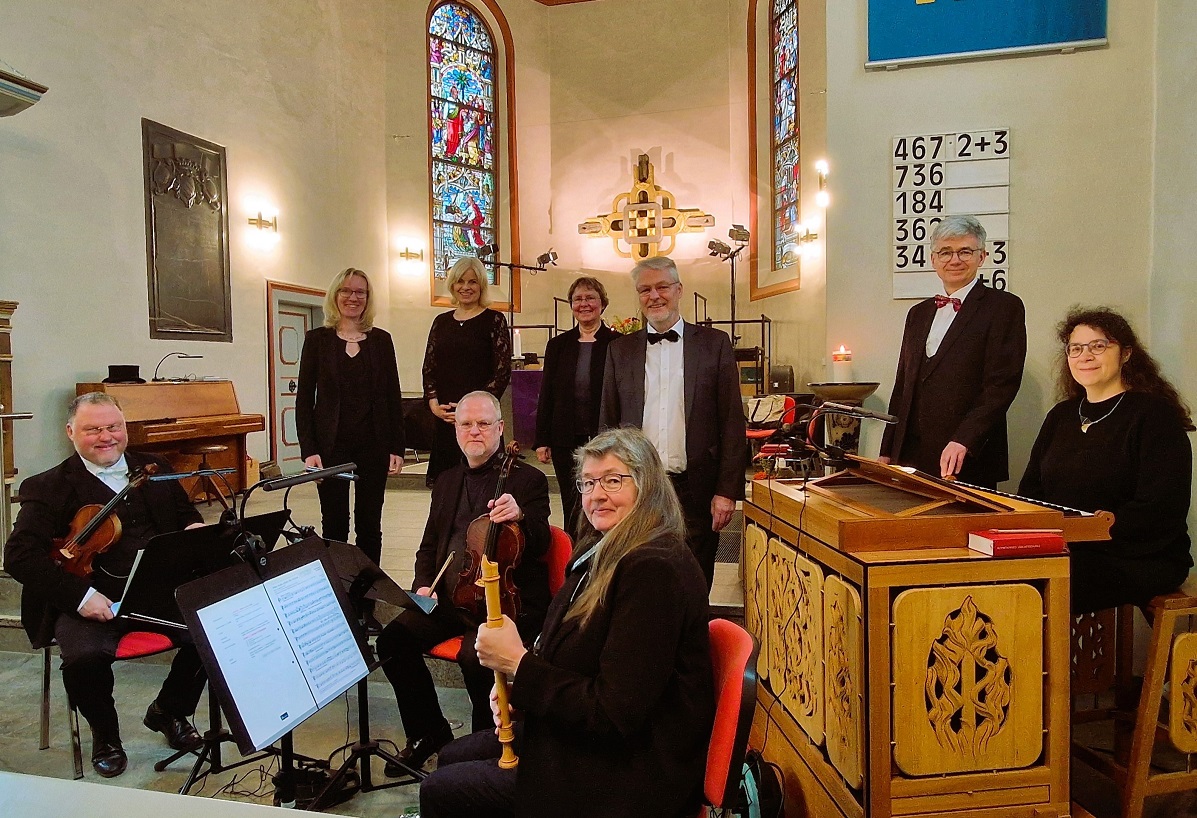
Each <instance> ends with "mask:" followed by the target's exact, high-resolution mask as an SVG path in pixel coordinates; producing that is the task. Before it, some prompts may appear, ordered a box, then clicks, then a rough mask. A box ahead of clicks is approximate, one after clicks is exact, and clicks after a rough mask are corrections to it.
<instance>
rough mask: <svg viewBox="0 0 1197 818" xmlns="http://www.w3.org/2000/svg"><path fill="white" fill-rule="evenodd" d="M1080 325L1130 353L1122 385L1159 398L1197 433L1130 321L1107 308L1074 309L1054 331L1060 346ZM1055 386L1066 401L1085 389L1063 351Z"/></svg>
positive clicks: (1080, 395) (1066, 343) (1065, 343)
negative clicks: (1099, 332) (1103, 335)
mask: <svg viewBox="0 0 1197 818" xmlns="http://www.w3.org/2000/svg"><path fill="white" fill-rule="evenodd" d="M1079 326H1086V327H1092V328H1093V329H1096V330H1101V331H1102V332H1104V333H1105V335H1106V337H1107V338H1109V339H1110V340H1111V341H1115V342H1117V343H1118V346H1119V347H1121V348H1122V349H1123V350H1124V351H1129V352H1130V357H1129V358H1127V359H1126V363H1124V364H1123V365H1122V382H1123V383H1124V384H1126V388H1127V389H1128V390H1130V391H1132V392H1147V393H1149V394H1152V395H1158V396H1159V397H1161V398H1163V399H1164V400H1165V401H1166V402H1167V403H1168V405H1169V406H1171V407H1172V409H1173V411H1175V412H1176V417H1177V419H1178V420H1180V423H1181V426H1183V427H1184V428H1185V431H1189V432H1192V431H1197V426H1194V425H1193V417H1192V412H1191V410H1190V409H1189V405H1188V404H1187V403H1185V401H1184V399H1183V398H1181V396H1180V393H1179V392H1177V391H1176V387H1175V386H1173V385H1172V384H1171V383H1169V381H1168V379H1167V378H1165V377H1164V376H1163V375H1162V374H1160V365H1159V364H1158V363H1157V362H1156V360H1155V358H1152V357H1151V354H1150V353H1148V351H1147V350H1146V349H1145V348H1144V347H1143V344H1142V343H1140V342H1139V337H1138V336H1137V335H1135V331H1134V329H1132V328H1131V325H1130V322H1129V321H1127V320H1126V319H1125V318H1123V317H1122V316H1121V315H1120V314H1119V313H1117V312H1115V311H1114V310H1112V309H1110V308H1109V307H1073V308H1072V309H1071V310H1070V311H1069V313H1068V316H1067V317H1066V318H1065V319H1064V320H1063V321H1061V322H1060V325H1059V327H1057V328H1056V337H1057V338H1059V339H1060V344H1061V345H1062V346H1063V347H1067V346H1068V341H1069V339H1070V338H1071V337H1072V331H1073V330H1074V329H1076V328H1077V327H1079ZM1056 386H1057V390H1058V391H1059V393H1060V395H1061V397H1063V398H1065V399H1068V398H1079V397H1082V396H1083V395H1084V394H1085V390H1084V387H1082V386H1081V385H1080V384H1079V383H1077V382H1076V380H1075V379H1074V378H1073V377H1072V371H1071V370H1070V369H1069V368H1068V354H1067V351H1066V350H1065V349H1061V350H1060V371H1059V373H1058V375H1057V384H1056Z"/></svg>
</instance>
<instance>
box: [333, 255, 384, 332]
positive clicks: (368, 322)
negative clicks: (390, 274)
mask: <svg viewBox="0 0 1197 818" xmlns="http://www.w3.org/2000/svg"><path fill="white" fill-rule="evenodd" d="M351 276H358V277H360V278H361V279H362V280H363V281H365V282H366V308H365V309H364V310H362V320H361V328H362V332H368V331H370V330H372V329H374V285H373V284H371V283H370V276H368V275H366V274H365V273H364V272H363V271H361V270H359V269H357V268H356V267H346V268H345V269H344V270H342V271H341V272H339V273H337V274H336V275H335V276H333V279H332V281H330V282H329V284H328V292H326V293H325V294H324V326H326V327H336V326H337V324H340V323H341V311H340V310H339V309H337V291H338V290H340V289H341V287H342V286H344V284H345V280H346V279H347V278H350V277H351Z"/></svg>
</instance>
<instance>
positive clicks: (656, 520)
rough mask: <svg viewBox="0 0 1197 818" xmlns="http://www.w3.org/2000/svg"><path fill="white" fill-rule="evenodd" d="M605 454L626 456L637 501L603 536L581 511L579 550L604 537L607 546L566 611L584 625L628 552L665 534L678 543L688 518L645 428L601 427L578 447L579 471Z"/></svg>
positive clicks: (576, 463)
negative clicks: (588, 578)
mask: <svg viewBox="0 0 1197 818" xmlns="http://www.w3.org/2000/svg"><path fill="white" fill-rule="evenodd" d="M607 455H612V456H613V457H616V458H618V459H619V460H621V461H623V464H624V466H626V467H627V470H628V473H630V474H631V475H632V482H633V483H635V484H636V491H637V494H636V502H635V503H633V504H632V508H631V509H630V510H629V511H628V515H627V516H626V517H624V518H623V519H622V520H620V521H619V522H618V523H616V524H615V527H614V528H612V529H611V530H610V531H608V532H607V534H606V536H605V537H603V535H601V534H600V533H599V532H598V531H597V530H596V529H595V528H594V526H592V525H591V524H590V521H589V520H588V519H587V518H586V515H585V514H583V515H580V517H579V520H578V526H577V534H578V537H577V539H578V545H577V547H576V548H575V549H574V554H575V556H576V555H578V554H582V553H585V551H586V549H588V548H590V546H592V545H594V543H596V542H597V541H598V540H599V539H600V538H602V539H603V547H602V548H600V549H599V552H598V554H597V555H595V557H594V562H593V563H592V566H591V569H590V582H589V584H587V586H586V588H585V590H583V591H582V593H581V594H579V595H578V599H577V601H576V602H575V604H574V605H572V606H570V609H569V613H568V614H566V616H565V619H566V621H569V620H571V619H578V620H580V624H582V625H585V624H586V623H587V622H588V621H589V620H590V617H591V616H592V615H593V614H594V612H595V610H596V609H597V608H598V607H599V605H601V604H603V602H604V601H605V600H606V598H607V592H608V590H610V588H611V580H612V578H613V577H614V576H615V568H616V566H617V565H619V561H620V560H621V559H623V558H624V556H626V555H627V554H629V553H630V552H632V551H634V550H635V549H637V548H639V547H640V546H642V545H647V544H648V543H651V542H656V541H659V540H662V539H671V540H674V541H675V542H677V543H678V544H684V543H685V541H686V521H685V517H684V516H683V515H682V506H681V504H680V503H679V502H678V499H677V493H676V492H675V491H674V490H673V483H671V482H670V480H669V476H668V475H667V474H666V473H665V466H664V465H663V464H662V463H661V457H660V455H658V454H657V449H656V447H655V446H653V444H652V443H651V442H650V441H649V439H648V438H647V437H645V436H644V432H642V431H640V430H639V429H637V428H636V427H634V426H623V427H621V428H619V429H608V430H606V431H605V432H602V433H600V434H599V435H598V436H596V437H595V438H593V439H592V440H591V441H590V442H589V443H586V444H584V445H582V446H579V447H578V448H577V450H576V451H575V452H574V470H575V474H578V475H580V474H581V472H582V465H583V464H584V463H585V462H586V461H587V460H597V459H599V458H602V457H606V456H607ZM625 490H626V489H625Z"/></svg>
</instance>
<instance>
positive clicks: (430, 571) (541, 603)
mask: <svg viewBox="0 0 1197 818" xmlns="http://www.w3.org/2000/svg"><path fill="white" fill-rule="evenodd" d="M454 422H455V425H456V430H457V445H458V446H459V447H460V448H461V451H462V454H464V455H465V462H464V463H461V464H460V465H457V466H454V467H453V468H451V469H449V470H448V471H445V472H442V473H441V475H440V476H439V477H437V479H436V483H435V484H434V485H433V487H432V507H431V510H430V511H429V514H428V523H427V525H426V526H425V528H424V538H423V539H422V540H421V541H420V546H419V549H418V550H417V551H416V568H415V580H414V581H413V582H412V588H413V589H414V590H415V592H416V593H417V594H422V595H423V596H432V597H435V598H436V599H437V600H438V604H437V607H436V608H435V609H434V610H433V612H432V614H431V615H425V614H424V613H422V612H420V611H413V610H403V611H401V612H400V614H399V616H397V617H396V618H395V619H394V620H393V621H392V622H391V623H390V624H389V625H387V626H386V627H385V628H384V629H383V631H382V633H381V634H380V635H379V637H378V643H377V645H378V658H379V659H380V660H381V661H382V669H383V672H384V673H385V674H386V677H387V680H388V681H390V683H391V686H392V687H394V688H395V699H396V701H397V702H398V704H399V716H400V718H401V719H402V720H403V731H404V734H405V735H406V737H407V746H406V747H404V749H403V750H401V751H400V753H399V757H400V758H401V759H403V761H404V762H405V763H407V764H408V765H410V766H412V767H417V768H418V767H422V766H424V764H425V762H427V761H428V759H429V758H430V757H431V756H432V755H433V754H434V753H436V752H437V751H438V750H440V748H441V747H443V746H444V745H446V744H448V743H449V741H450V740H452V738H453V731H452V729H451V728H450V727H449V722H448V720H446V719H445V716H444V713H443V712H442V711H441V707H440V702H439V701H438V700H437V697H436V688H435V686H434V685H433V682H432V675H431V674H430V673H429V672H428V667H427V665H425V664H424V652H425V651H427V650H429V649H430V648H432V647H433V646H435V645H437V644H439V643H440V642H443V641H445V640H446V639H451V638H452V637H454V636H462V637H463V639H462V640H461V650H460V652H459V653H458V654H457V662H458V664H459V665H460V666H461V672H462V676H463V677H464V678H465V683H466V689H467V690H468V691H469V694H470V703H471V704H472V706H473V725H472V727H471V730H472V731H475V732H476V731H478V730H483V729H487V728H489V727H492V726H493V724H494V722H493V720H492V717H491V712H490V690H491V687H492V686H493V685H494V681H495V675H494V673H493V672H492V671H489V670H487V669H486V668H484V667H482V666H481V665H480V664H479V663H478V656H477V654H475V653H474V637H475V634H476V632H477V627H478V622H476V621H474V620H473V619H471V618H470V617H468V616H467V615H466V614H465V613H463V612H462V611H459V610H458V609H456V608H454V607H453V590H454V588H456V586H457V581H458V575H459V573H460V570H461V555H462V553H463V552H464V551H465V550H466V529H467V528H468V527H469V525H470V523H472V522H473V521H474V520H476V519H477V518H478V517H481V516H483V515H488V516H489V517H490V520H491V522H492V523H516V524H518V525H519V527H520V528H521V529H522V530H523V534H524V552H523V558H522V559H521V561H520V564H519V566H518V567H517V568H516V569H515V572H514V580H515V585H516V587H517V588H518V589H519V592H520V613H519V617H518V618H517V619H516V625H517V626H518V627H519V631H520V633H521V634H522V635H523V636H524V637H525V638H526V640H527V641H528V642H531V640H532V639H534V638H535V637H536V635H537V634H538V633H540V629H541V625H543V624H544V615H545V610H546V609H547V608H548V604H549V599H550V594H549V582H548V568H547V566H546V565H545V563H544V562H543V559H542V558H543V557H544V555H545V552H546V551H547V550H548V547H549V483H548V480H547V479H546V478H545V476H544V473H543V472H541V471H540V470H539V469H536V468H534V467H532V466H529V465H526V464H524V463H521V462H519V461H516V462H515V463H514V464H512V468H511V473H510V474H508V476H507V481H506V483H504V485H503V489H504V491H503V494H502V495H501V496H500V497H499V498H498V499H497V500H496V499H494V497H495V490H496V488H497V486H498V480H499V471H500V468H501V466H502V462H503V453H502V452H501V451H500V449H499V443H500V441H501V440H502V437H503V417H502V411H501V409H500V408H499V401H498V400H497V399H496V398H495V396H494V395H492V394H490V393H489V392H481V391H480V392H470V393H469V394H468V395H466V396H465V397H463V398H462V399H461V400H460V401H458V403H457V410H456V416H455V421H454ZM447 560H448V561H449V567H448V570H446V571H444V572H443V575H441V568H442V566H444V565H445V563H446V561H447ZM438 575H440V576H439V579H438ZM386 773H387V775H390V776H399V775H402V774H403V771H402V769H401V768H399V767H397V766H395V765H392V764H388V765H387V767H386Z"/></svg>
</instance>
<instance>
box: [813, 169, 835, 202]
mask: <svg viewBox="0 0 1197 818" xmlns="http://www.w3.org/2000/svg"><path fill="white" fill-rule="evenodd" d="M829 172H830V168H829V167H828V165H827V160H826V159H820V160H819V161H817V162H815V173H817V174H818V175H819V192H818V193H816V194H815V204H817V205H818V206H819V207H827V205H829V204H831V194H830V193H828V192H827V174H828V173H829Z"/></svg>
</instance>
